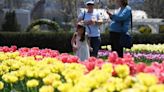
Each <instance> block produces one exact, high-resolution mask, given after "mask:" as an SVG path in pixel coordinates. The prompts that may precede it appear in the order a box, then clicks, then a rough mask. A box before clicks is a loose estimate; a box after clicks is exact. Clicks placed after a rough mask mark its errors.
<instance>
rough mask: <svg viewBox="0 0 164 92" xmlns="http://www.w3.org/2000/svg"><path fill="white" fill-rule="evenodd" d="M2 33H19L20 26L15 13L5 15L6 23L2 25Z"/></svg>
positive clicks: (10, 12)
mask: <svg viewBox="0 0 164 92" xmlns="http://www.w3.org/2000/svg"><path fill="white" fill-rule="evenodd" d="M2 31H5V32H6V31H7V32H18V31H20V25H19V24H18V23H17V19H16V14H15V11H9V12H7V13H6V15H5V23H4V24H3V25H2Z"/></svg>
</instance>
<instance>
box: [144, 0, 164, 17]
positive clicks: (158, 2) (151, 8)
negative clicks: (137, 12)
mask: <svg viewBox="0 0 164 92" xmlns="http://www.w3.org/2000/svg"><path fill="white" fill-rule="evenodd" d="M163 4H164V0H145V2H144V6H143V10H145V11H146V12H147V14H148V16H149V17H151V18H164V5H163Z"/></svg>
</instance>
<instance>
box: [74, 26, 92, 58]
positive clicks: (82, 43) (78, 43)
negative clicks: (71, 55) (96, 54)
mask: <svg viewBox="0 0 164 92" xmlns="http://www.w3.org/2000/svg"><path fill="white" fill-rule="evenodd" d="M71 44H72V47H73V51H74V52H75V53H76V55H77V56H78V57H79V58H80V60H81V61H84V60H86V59H88V58H89V57H90V51H89V50H90V46H89V40H88V38H87V35H86V32H85V27H84V26H83V25H82V24H78V25H77V31H76V32H75V33H74V35H73V37H72V40H71Z"/></svg>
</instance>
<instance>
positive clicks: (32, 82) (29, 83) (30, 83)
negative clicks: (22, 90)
mask: <svg viewBox="0 0 164 92" xmlns="http://www.w3.org/2000/svg"><path fill="white" fill-rule="evenodd" d="M26 85H27V87H29V88H33V87H37V86H38V85H39V81H38V80H36V79H32V80H29V81H27V83H26Z"/></svg>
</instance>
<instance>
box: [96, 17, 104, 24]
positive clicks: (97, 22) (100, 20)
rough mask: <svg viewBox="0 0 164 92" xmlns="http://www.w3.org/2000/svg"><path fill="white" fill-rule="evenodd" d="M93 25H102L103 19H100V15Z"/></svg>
mask: <svg viewBox="0 0 164 92" xmlns="http://www.w3.org/2000/svg"><path fill="white" fill-rule="evenodd" d="M95 23H96V24H98V25H101V24H102V23H103V19H102V17H100V15H98V20H97V21H96V22H95Z"/></svg>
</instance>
